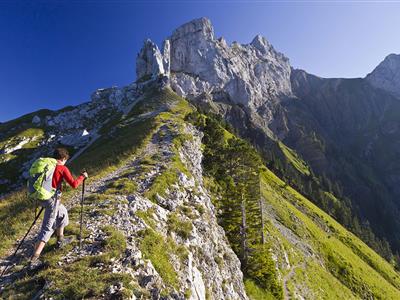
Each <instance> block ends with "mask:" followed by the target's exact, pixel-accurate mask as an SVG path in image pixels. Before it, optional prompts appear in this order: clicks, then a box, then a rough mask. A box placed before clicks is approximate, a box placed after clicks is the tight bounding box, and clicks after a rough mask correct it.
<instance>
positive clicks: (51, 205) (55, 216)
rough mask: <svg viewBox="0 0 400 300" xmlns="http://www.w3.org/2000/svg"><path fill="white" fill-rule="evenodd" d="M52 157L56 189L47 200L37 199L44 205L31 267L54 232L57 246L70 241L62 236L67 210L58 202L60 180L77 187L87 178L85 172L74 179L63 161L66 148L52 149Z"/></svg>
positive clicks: (66, 153) (36, 261)
mask: <svg viewBox="0 0 400 300" xmlns="http://www.w3.org/2000/svg"><path fill="white" fill-rule="evenodd" d="M53 157H54V158H55V159H56V160H57V164H56V167H55V169H54V173H53V177H52V181H51V185H52V188H53V189H56V191H55V194H54V195H53V196H52V197H51V198H50V199H48V200H39V201H40V205H41V206H42V207H44V209H45V212H44V217H43V222H42V227H41V229H40V233H39V235H38V237H37V243H36V245H35V250H34V253H33V255H32V257H31V260H30V266H31V268H35V267H37V266H39V265H40V264H41V262H40V260H39V256H40V253H41V252H42V250H43V248H44V246H45V244H46V243H47V242H48V241H49V239H50V237H51V236H52V234H53V233H54V231H55V232H56V235H57V248H61V247H63V246H64V245H66V244H68V243H69V242H71V240H70V239H65V238H64V228H65V226H67V225H68V212H67V209H66V208H65V206H64V205H63V204H61V203H60V200H61V192H62V188H61V185H62V181H63V180H65V181H66V182H67V183H68V184H69V185H70V186H71V187H72V188H74V189H75V188H77V187H78V186H79V184H81V183H82V182H83V180H84V179H86V178H88V174H87V172H86V171H85V172H82V174H81V175H80V176H79V177H78V178H76V179H74V178H73V177H72V175H71V172H70V171H69V169H68V168H67V167H66V166H65V163H66V162H67V160H68V159H69V153H68V150H67V149H65V148H57V149H56V150H55V151H54V155H53Z"/></svg>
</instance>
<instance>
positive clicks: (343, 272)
mask: <svg viewBox="0 0 400 300" xmlns="http://www.w3.org/2000/svg"><path fill="white" fill-rule="evenodd" d="M261 184H262V195H263V197H264V198H265V199H266V202H267V204H268V211H269V213H270V214H271V215H273V216H274V218H275V219H276V220H277V222H279V223H281V224H283V225H284V226H285V227H287V228H289V229H290V230H291V231H292V232H293V233H294V234H295V235H296V236H298V237H300V239H301V240H302V242H306V243H308V244H309V245H310V246H311V248H312V249H313V252H314V254H315V255H313V256H309V257H307V255H306V254H304V253H303V252H302V251H300V250H299V247H297V245H296V243H293V242H291V241H290V238H286V237H285V235H283V234H282V232H281V231H280V230H277V228H278V227H276V226H273V225H272V223H271V222H269V226H267V227H268V229H267V230H268V232H269V235H268V236H269V239H271V240H272V241H273V243H274V244H275V246H274V247H275V249H276V250H277V252H276V254H277V255H278V257H279V260H283V259H284V257H283V252H282V251H279V249H284V252H286V253H287V254H288V256H289V261H290V263H291V265H292V266H298V267H297V268H296V270H295V272H294V274H293V276H292V277H291V281H292V283H291V284H289V290H292V292H293V284H294V283H296V285H301V284H303V285H304V284H306V285H307V286H308V287H309V288H310V289H311V290H312V291H313V292H312V294H314V296H316V297H317V298H329V299H338V298H340V299H350V298H351V297H359V298H367V297H369V296H372V297H374V298H377V299H398V298H399V297H400V290H399V288H400V276H399V274H398V273H397V272H396V271H395V270H394V269H393V267H392V266H391V265H390V264H389V263H388V262H386V261H385V260H384V259H383V258H382V257H380V256H379V255H378V254H376V253H375V252H374V251H373V250H371V249H370V248H369V247H368V246H367V245H365V244H364V243H363V242H362V241H360V240H359V239H358V238H357V237H356V236H354V235H353V234H351V233H350V232H348V231H347V230H346V229H345V228H343V227H342V226H341V225H340V224H339V223H337V222H336V221H335V220H334V219H332V218H331V217H330V216H329V215H327V214H326V213H325V212H323V211H322V210H320V209H319V208H318V207H317V206H315V205H314V204H313V203H311V201H309V200H307V199H306V198H304V197H303V196H302V195H300V194H299V193H298V192H296V191H295V190H294V189H292V188H291V187H289V186H287V185H286V184H285V183H284V182H283V181H281V180H280V179H279V178H278V177H276V176H275V175H274V174H273V173H272V172H270V171H269V170H267V169H265V170H264V171H263V172H262V180H261ZM286 236H287V235H286ZM287 273H288V270H283V274H287Z"/></svg>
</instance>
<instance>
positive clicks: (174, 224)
mask: <svg viewBox="0 0 400 300" xmlns="http://www.w3.org/2000/svg"><path fill="white" fill-rule="evenodd" d="M167 225H168V231H169V232H176V234H178V235H179V236H180V237H182V238H183V239H187V238H189V236H190V234H191V233H192V230H193V225H192V222H190V221H185V220H182V218H181V217H180V216H179V215H178V214H177V213H176V212H173V213H170V214H169V215H168V220H167Z"/></svg>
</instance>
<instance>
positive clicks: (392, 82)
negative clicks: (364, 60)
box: [366, 54, 400, 98]
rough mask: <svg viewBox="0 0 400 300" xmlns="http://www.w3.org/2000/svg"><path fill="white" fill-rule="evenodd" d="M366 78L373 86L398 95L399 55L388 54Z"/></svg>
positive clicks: (399, 81) (399, 78)
mask: <svg viewBox="0 0 400 300" xmlns="http://www.w3.org/2000/svg"><path fill="white" fill-rule="evenodd" d="M366 80H367V81H368V82H369V83H370V84H371V85H372V86H374V87H377V88H380V89H383V90H385V91H388V92H390V93H392V94H393V95H395V96H396V97H398V98H399V97H400V55H399V54H390V55H388V56H386V58H385V59H384V60H383V61H382V62H381V63H380V64H379V65H378V66H377V67H376V68H375V69H374V70H373V71H372V72H371V73H370V74H368V75H367V77H366Z"/></svg>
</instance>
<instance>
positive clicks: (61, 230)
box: [56, 227, 64, 240]
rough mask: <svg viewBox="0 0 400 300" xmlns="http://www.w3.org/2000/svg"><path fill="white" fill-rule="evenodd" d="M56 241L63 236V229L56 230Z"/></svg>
mask: <svg viewBox="0 0 400 300" xmlns="http://www.w3.org/2000/svg"><path fill="white" fill-rule="evenodd" d="M56 235H57V240H61V239H62V238H63V236H64V227H58V228H57V229H56Z"/></svg>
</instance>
